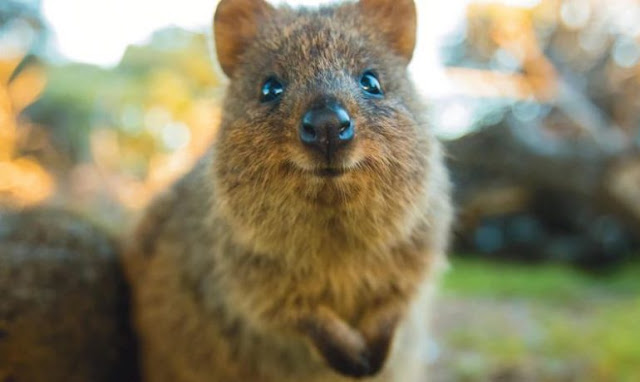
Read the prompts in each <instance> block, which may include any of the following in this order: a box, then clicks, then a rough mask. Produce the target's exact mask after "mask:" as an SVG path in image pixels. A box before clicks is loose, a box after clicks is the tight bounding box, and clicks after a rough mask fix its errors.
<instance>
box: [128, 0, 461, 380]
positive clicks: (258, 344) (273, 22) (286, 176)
mask: <svg viewBox="0 0 640 382" xmlns="http://www.w3.org/2000/svg"><path fill="white" fill-rule="evenodd" d="M391 4H393V7H392V6H391ZM412 20H414V21H415V8H414V4H413V1H411V0H393V1H392V0H362V1H361V2H359V3H355V4H344V5H340V6H333V7H328V8H321V9H319V10H315V11H310V10H294V9H290V8H286V7H284V8H279V9H275V8H272V7H271V6H269V5H266V4H264V3H262V1H261V0H223V1H222V2H221V3H220V5H219V7H218V11H217V14H216V17H215V34H216V42H217V46H218V56H219V60H220V62H221V64H222V67H223V70H224V71H225V73H227V74H228V75H230V76H231V82H230V85H229V89H228V93H227V97H226V100H225V103H224V113H223V122H222V126H221V129H220V133H219V136H218V139H217V140H216V143H215V144H214V146H213V147H212V148H211V150H210V151H209V152H208V153H207V154H206V155H205V156H204V157H203V158H202V160H201V161H200V163H199V164H198V165H197V166H196V167H195V168H194V169H193V170H192V171H191V172H190V173H189V174H188V175H187V176H185V177H184V178H183V179H182V180H181V181H180V182H178V183H177V184H176V185H175V186H174V187H173V188H172V189H171V190H169V191H167V192H166V193H165V194H164V195H162V196H161V197H159V198H158V199H157V200H156V202H155V203H154V204H153V205H152V206H151V207H150V208H149V210H148V212H147V215H146V217H145V218H144V219H143V220H142V222H141V223H140V225H139V227H138V230H137V232H136V233H135V235H134V236H133V240H132V243H131V247H130V250H129V251H128V256H127V260H128V264H129V267H128V268H129V277H130V280H131V282H132V283H133V284H134V290H135V292H134V299H135V307H136V321H137V326H138V328H139V332H140V335H141V342H142V345H141V346H142V354H143V364H144V365H143V369H144V374H145V379H146V380H148V381H154V382H159V381H216V382H223V381H224V382H240V381H253V382H263V381H264V382H287V381H311V382H313V381H318V382H319V381H322V382H333V381H347V380H350V379H351V378H353V377H375V378H376V380H377V381H401V382H410V381H412V380H413V379H412V378H417V377H418V374H416V376H415V377H401V376H400V375H403V374H401V373H403V372H404V373H405V374H404V375H406V373H408V371H407V370H408V369H411V368H415V369H416V370H417V369H419V368H420V367H421V364H420V365H418V363H421V362H420V360H417V358H418V357H417V355H416V356H415V357H414V356H413V354H415V353H416V352H417V351H418V349H419V348H420V347H423V345H424V343H423V340H424V339H423V338H421V336H420V335H419V333H417V332H416V331H419V330H421V329H420V328H421V327H422V326H424V325H426V322H425V321H423V320H424V315H425V312H424V311H423V309H424V303H423V302H424V301H423V300H424V299H425V296H426V291H427V289H429V288H428V287H429V285H431V284H432V283H433V280H434V277H435V274H436V272H435V271H436V270H437V266H438V265H439V264H441V263H442V262H443V256H444V251H445V246H446V242H447V236H448V231H449V225H450V220H451V208H450V205H449V197H448V195H449V185H448V180H447V176H446V173H445V171H444V169H443V166H442V161H441V152H440V145H439V143H438V142H437V141H436V140H435V139H434V137H433V136H432V132H431V131H430V129H429V126H428V123H427V121H426V118H425V116H424V114H425V110H424V106H423V105H422V104H421V103H420V101H419V99H418V96H417V95H416V92H415V90H414V88H413V86H412V84H411V82H410V81H409V78H408V74H407V70H406V67H407V64H408V62H409V60H410V57H411V55H412V52H413V46H414V44H415V22H412ZM399 25H404V28H401V27H399ZM364 70H374V71H375V72H376V73H377V74H378V76H379V78H380V81H381V83H382V86H383V88H384V91H385V96H384V98H382V99H368V98H366V97H364V96H363V95H362V91H361V89H360V88H359V84H358V78H359V75H360V74H361V73H362V72H363V71H364ZM270 75H277V76H278V77H279V78H281V79H282V80H283V82H284V83H285V84H286V90H285V93H284V95H283V97H282V99H281V100H280V101H279V102H278V103H277V104H262V103H260V98H259V94H260V87H261V86H262V83H263V82H264V80H265V78H267V77H268V76H270ZM322 97H332V98H334V99H338V100H339V101H340V102H341V103H342V104H343V105H344V106H345V108H346V109H347V110H348V111H349V114H350V116H351V118H352V120H353V121H354V123H355V126H356V127H355V129H356V137H355V140H354V142H352V144H351V145H350V146H349V147H348V149H346V150H345V151H344V152H342V153H341V156H340V166H341V170H342V171H343V174H342V175H340V176H337V177H331V178H328V177H323V176H319V175H318V174H317V170H318V169H320V167H321V166H322V163H320V161H318V159H317V158H316V157H315V156H314V155H313V153H311V152H310V151H309V150H307V149H306V148H305V147H303V145H302V144H301V143H300V141H299V139H298V135H297V131H298V126H299V124H300V119H301V116H302V114H303V113H304V112H305V110H306V109H307V108H308V107H309V105H310V104H311V103H313V102H314V101H316V100H317V99H318V98H322ZM416 373H417V372H416Z"/></svg>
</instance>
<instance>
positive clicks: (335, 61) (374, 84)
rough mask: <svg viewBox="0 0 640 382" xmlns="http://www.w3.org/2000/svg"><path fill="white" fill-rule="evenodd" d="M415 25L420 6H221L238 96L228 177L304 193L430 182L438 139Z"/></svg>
mask: <svg viewBox="0 0 640 382" xmlns="http://www.w3.org/2000/svg"><path fill="white" fill-rule="evenodd" d="M416 19H417V18H416V9H415V4H414V2H413V0H360V1H358V2H347V3H344V4H341V5H333V6H328V7H321V8H318V9H292V8H289V7H280V8H275V7H273V6H272V5H270V4H269V3H267V2H266V1H264V0H222V1H221V2H220V4H219V6H218V8H217V11H216V14H215V18H214V35H215V43H216V52H217V56H218V60H219V63H220V66H221V67H222V70H223V71H224V73H225V74H226V75H227V76H228V77H229V78H230V84H229V89H228V92H227V96H226V103H225V105H224V109H223V123H222V127H221V131H220V134H219V136H218V142H217V150H216V155H217V162H218V167H219V168H218V172H219V175H221V173H222V175H224V176H225V177H228V176H230V175H234V177H235V179H236V182H235V184H236V185H238V184H239V183H242V182H244V181H247V180H249V179H253V180H256V179H257V180H259V182H260V183H259V184H263V185H265V186H266V185H267V183H268V182H280V183H288V184H294V187H293V188H296V187H297V188H298V189H300V192H303V191H304V189H306V190H308V189H309V188H310V187H316V186H319V187H317V188H318V189H320V188H322V189H324V190H326V189H330V188H331V186H338V187H336V188H338V189H340V190H341V192H342V191H344V190H346V189H347V187H346V186H347V185H349V184H357V183H360V184H361V185H362V184H364V183H366V180H367V179H368V180H369V181H371V182H372V183H373V182H374V181H378V182H384V183H385V184H387V185H388V183H393V182H403V183H406V182H407V179H408V178H414V179H415V180H421V179H423V178H424V175H425V174H424V173H425V171H426V167H427V161H426V159H425V158H426V157H427V153H426V152H427V151H428V150H429V148H428V146H429V145H428V143H429V133H428V131H427V127H426V126H425V124H424V120H423V119H422V118H421V117H420V115H419V113H421V112H422V111H421V110H419V109H420V108H419V107H418V106H417V105H418V104H419V103H418V102H416V98H417V97H416V92H415V91H414V89H413V86H412V84H411V82H410V80H409V76H408V73H407V65H408V64H409V62H410V60H411V57H412V55H413V51H414V46H415V41H416ZM342 186H345V187H342ZM395 187H408V185H401V184H396V185H395ZM360 188H362V187H360ZM367 188H369V187H368V186H367ZM342 194H344V192H342ZM390 197H392V196H390Z"/></svg>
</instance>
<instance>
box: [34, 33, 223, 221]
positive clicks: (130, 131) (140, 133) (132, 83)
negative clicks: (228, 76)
mask: <svg viewBox="0 0 640 382" xmlns="http://www.w3.org/2000/svg"><path fill="white" fill-rule="evenodd" d="M207 52H208V50H207V41H206V38H205V36H204V35H201V34H195V33H190V32H186V31H183V30H179V29H173V28H172V29H166V30H163V31H160V32H157V33H156V34H155V35H154V36H153V38H152V40H151V42H150V43H149V44H148V45H146V46H132V47H130V48H129V49H128V50H127V52H126V53H125V55H124V57H123V59H122V61H121V62H120V64H119V65H118V66H117V67H116V68H114V69H111V70H106V69H100V68H96V67H93V66H88V65H80V64H67V65H61V66H51V67H50V68H49V73H48V74H49V78H50V86H48V87H47V89H46V90H45V92H44V95H43V97H42V98H41V99H40V101H39V102H37V103H36V104H34V105H33V106H32V107H31V108H29V110H27V113H28V115H30V116H31V118H33V120H35V121H37V122H38V123H41V124H46V125H47V126H50V128H51V131H52V134H53V136H54V140H55V141H56V142H57V145H58V147H61V149H62V151H64V152H65V153H67V155H68V157H69V163H71V166H72V168H65V169H64V171H61V176H64V174H65V173H68V174H70V177H71V178H70V179H68V180H67V183H68V185H69V190H68V192H69V193H71V194H75V195H76V196H78V197H81V198H82V196H83V195H91V194H92V193H93V192H98V193H100V192H101V191H100V189H102V188H103V187H105V185H106V191H107V194H108V195H106V196H107V197H111V198H113V199H114V201H116V202H117V203H119V204H122V205H124V207H125V208H126V209H138V208H140V207H142V206H143V205H144V204H145V203H146V202H147V201H148V199H149V198H150V197H151V196H152V195H153V194H154V193H155V192H157V190H159V189H161V188H162V187H165V186H166V185H167V184H168V183H169V182H171V181H172V180H174V179H175V178H176V177H177V176H178V175H179V174H180V173H182V172H184V171H185V170H186V169H187V168H188V167H189V166H190V165H191V164H192V163H193V162H194V160H195V159H196V158H197V157H198V156H199V155H200V154H201V153H202V152H203V150H205V149H206V146H207V143H208V142H210V141H211V139H212V137H213V134H214V133H215V129H216V126H217V120H218V118H219V110H218V107H217V104H218V103H219V102H218V99H219V93H218V90H217V89H218V88H219V87H218V81H219V80H218V79H217V77H216V76H215V75H214V72H213V70H212V69H211V61H210V58H209V57H208V56H207ZM87 84H90V85H87ZM92 174H93V175H92ZM97 174H99V175H100V176H99V177H96V175H97ZM101 196H102V197H104V196H105V195H101ZM74 200H77V199H75V198H74ZM86 202H87V203H89V204H91V203H94V202H96V201H95V200H93V201H92V200H87V201H86Z"/></svg>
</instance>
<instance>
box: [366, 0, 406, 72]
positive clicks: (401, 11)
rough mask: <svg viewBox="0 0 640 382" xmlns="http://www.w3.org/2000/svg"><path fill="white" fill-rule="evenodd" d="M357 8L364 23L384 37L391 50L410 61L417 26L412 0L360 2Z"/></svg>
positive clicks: (368, 0) (370, 0)
mask: <svg viewBox="0 0 640 382" xmlns="http://www.w3.org/2000/svg"><path fill="white" fill-rule="evenodd" d="M358 8H359V9H360V12H361V13H362V15H363V16H364V17H365V22H367V23H371V25H373V26H374V27H375V28H376V29H378V30H379V31H381V32H382V34H383V35H385V36H386V40H387V43H388V44H389V46H390V47H391V49H393V50H394V51H395V52H396V53H397V54H399V55H400V56H402V57H404V58H406V59H407V61H411V57H412V56H413V50H414V48H415V45H416V29H417V25H418V17H417V13H416V5H415V4H414V2H413V0H360V1H359V2H358Z"/></svg>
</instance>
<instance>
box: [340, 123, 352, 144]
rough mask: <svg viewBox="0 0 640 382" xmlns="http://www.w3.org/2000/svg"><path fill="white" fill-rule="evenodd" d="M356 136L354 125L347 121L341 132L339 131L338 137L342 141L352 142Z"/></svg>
mask: <svg viewBox="0 0 640 382" xmlns="http://www.w3.org/2000/svg"><path fill="white" fill-rule="evenodd" d="M353 136H354V129H353V123H351V121H350V120H348V121H345V122H343V123H342V125H341V126H340V130H339V131H338V137H339V138H340V140H342V141H348V140H351V139H352V138H353Z"/></svg>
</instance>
